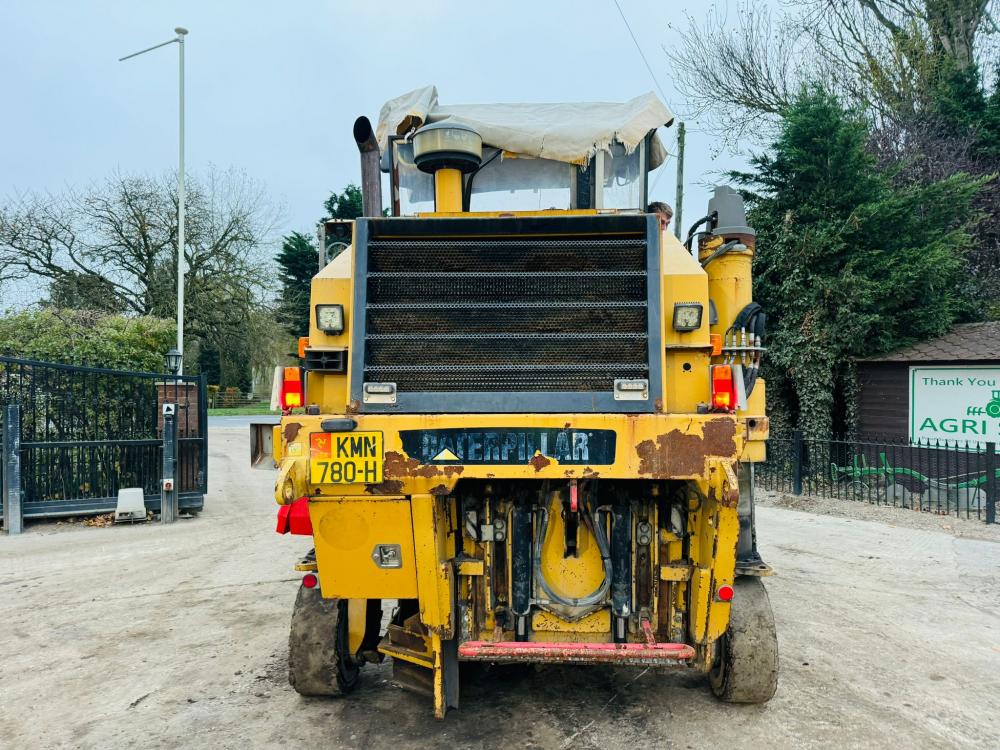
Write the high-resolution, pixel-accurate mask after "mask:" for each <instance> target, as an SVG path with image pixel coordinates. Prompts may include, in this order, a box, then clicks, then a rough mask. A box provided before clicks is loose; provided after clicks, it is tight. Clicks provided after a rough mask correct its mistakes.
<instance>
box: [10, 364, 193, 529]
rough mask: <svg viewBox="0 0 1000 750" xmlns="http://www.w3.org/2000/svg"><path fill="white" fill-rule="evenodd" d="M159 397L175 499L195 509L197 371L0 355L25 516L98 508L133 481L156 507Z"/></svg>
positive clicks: (111, 507) (185, 507)
mask: <svg viewBox="0 0 1000 750" xmlns="http://www.w3.org/2000/svg"><path fill="white" fill-rule="evenodd" d="M164 403H176V404H177V405H178V409H177V427H178V436H179V453H180V455H179V466H178V478H179V485H180V486H179V490H180V492H179V507H180V509H181V510H182V511H185V510H186V511H198V510H201V509H202V507H203V506H204V502H205V493H206V490H207V487H208V441H207V436H208V433H207V427H208V410H207V399H206V387H205V378H204V376H188V375H184V376H181V375H166V374H161V373H150V372H129V371H123V370H106V369H101V368H96V367H75V366H72V365H62V364H53V363H50V362H35V361H31V360H23V359H14V358H10V357H0V407H3V408H0V412H5V411H6V407H7V406H8V405H16V406H18V407H19V410H20V422H21V441H20V467H21V477H20V483H21V490H22V494H21V498H22V507H23V510H24V517H25V518H45V517H56V516H70V515H83V514H88V513H106V512H108V511H111V510H114V508H115V505H116V503H117V498H118V490H119V489H120V488H123V487H141V488H142V489H143V493H144V495H145V501H146V507H147V508H148V509H150V510H153V511H158V510H159V508H160V494H161V488H160V480H161V473H162V463H161V461H162V450H163V435H162V431H163V417H162V411H163V410H162V405H163V404H164ZM0 419H2V417H0ZM2 463H3V462H0V464H2ZM2 471H3V469H2V468H0V472H2ZM0 479H2V477H0Z"/></svg>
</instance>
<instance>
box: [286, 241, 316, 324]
mask: <svg viewBox="0 0 1000 750" xmlns="http://www.w3.org/2000/svg"><path fill="white" fill-rule="evenodd" d="M277 261H278V265H279V266H280V268H281V272H280V274H279V276H278V278H279V279H280V280H281V298H280V301H279V303H278V312H277V315H278V322H279V323H281V325H282V326H283V327H284V328H285V330H287V331H288V332H289V333H290V334H291V335H292V336H295V337H299V336H308V335H309V288H310V284H311V283H312V277H313V276H315V275H316V269H317V266H318V250H317V249H316V246H315V245H314V244H313V243H312V240H310V239H309V238H308V237H306V236H305V235H304V234H302V233H300V232H292V233H291V234H289V235H287V236H286V237H284V239H283V241H282V243H281V252H279V253H278V257H277Z"/></svg>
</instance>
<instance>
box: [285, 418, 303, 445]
mask: <svg viewBox="0 0 1000 750" xmlns="http://www.w3.org/2000/svg"><path fill="white" fill-rule="evenodd" d="M301 429H302V425H301V424H300V423H299V422H288V423H286V424H285V431H284V434H285V442H286V443H290V442H292V441H293V440H295V438H296V437H298V434H299V430H301Z"/></svg>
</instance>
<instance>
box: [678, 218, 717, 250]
mask: <svg viewBox="0 0 1000 750" xmlns="http://www.w3.org/2000/svg"><path fill="white" fill-rule="evenodd" d="M718 220H719V212H718V211H712V213H710V214H706V215H705V216H702V217H701V218H700V219H698V221H696V222H695V223H694V224H692V225H691V228H690V229H688V233H687V239H685V240H684V247H686V248H687V249H688V252H691V240H692V239H693V238H694V234H695V231H696V230H697V229H698V227H700V226H701V225H702V224H706V223H708V224H711V227H710V228H709V231H711V229H712V228H714V227H715V222H716V221H718Z"/></svg>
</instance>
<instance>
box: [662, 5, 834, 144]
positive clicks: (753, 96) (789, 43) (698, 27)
mask: <svg viewBox="0 0 1000 750" xmlns="http://www.w3.org/2000/svg"><path fill="white" fill-rule="evenodd" d="M681 39H682V41H681V43H680V45H679V46H676V47H670V48H667V47H665V48H664V51H665V52H666V54H667V57H668V58H669V59H670V61H671V62H672V63H673V71H672V74H673V77H674V81H675V83H676V85H677V87H678V88H679V89H680V91H681V93H683V94H684V96H685V98H686V100H687V103H688V106H689V107H690V108H691V112H690V113H689V114H690V116H693V117H701V116H702V115H705V114H708V115H709V116H710V118H712V124H713V125H714V130H715V131H716V132H718V133H719V134H720V135H721V136H723V137H724V138H725V139H726V140H727V141H729V142H730V143H732V142H734V141H736V140H739V139H742V138H743V137H744V136H745V135H747V134H748V133H753V132H756V133H758V134H762V132H761V131H762V130H763V131H765V132H770V127H769V126H770V125H772V124H773V123H774V122H775V119H776V115H778V114H779V113H780V112H781V111H782V110H783V109H784V108H785V107H787V106H788V105H789V104H790V103H791V101H792V100H793V99H794V98H795V95H796V94H797V93H798V91H799V90H800V88H801V86H802V85H803V84H804V83H805V82H806V81H808V80H813V79H815V78H816V77H818V76H822V71H821V70H820V67H819V65H818V62H819V61H818V60H817V59H816V57H815V55H813V54H811V50H810V49H809V43H810V39H809V36H808V34H807V33H806V32H805V30H804V29H803V28H802V26H801V25H800V24H798V23H797V22H796V21H795V20H794V19H792V18H791V17H789V16H787V15H778V16H775V15H773V14H772V13H771V11H770V9H769V8H768V7H767V6H766V5H765V4H763V3H758V2H753V1H752V0H750V1H748V2H744V3H741V4H740V5H739V6H738V7H737V9H736V10H735V11H732V12H727V11H724V10H720V8H719V7H718V6H714V7H712V8H710V9H709V11H708V13H707V15H706V17H705V20H704V21H702V22H701V23H698V22H697V21H695V20H694V19H693V18H691V17H690V16H688V17H687V30H686V31H685V32H684V33H683V34H682V36H681Z"/></svg>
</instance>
